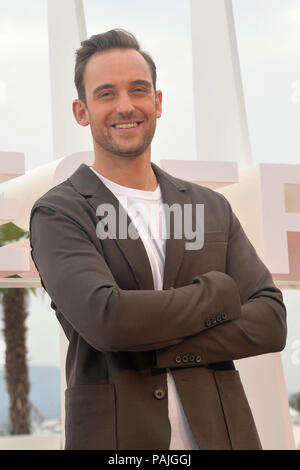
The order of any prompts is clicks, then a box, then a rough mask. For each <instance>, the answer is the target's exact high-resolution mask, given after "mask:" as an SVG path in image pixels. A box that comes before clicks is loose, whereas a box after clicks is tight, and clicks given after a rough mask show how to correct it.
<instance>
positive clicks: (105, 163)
mask: <svg viewBox="0 0 300 470" xmlns="http://www.w3.org/2000/svg"><path fill="white" fill-rule="evenodd" d="M150 157H151V155H150V149H149V151H148V152H144V153H143V154H142V155H139V156H138V157H120V156H118V155H114V154H112V153H111V154H110V155H109V156H108V155H104V154H103V153H102V154H99V153H96V151H95V159H94V162H93V165H92V167H93V168H94V170H96V171H98V173H100V174H101V175H103V176H104V177H105V178H107V179H109V180H111V181H113V182H114V183H117V184H120V185H121V186H126V187H128V188H133V189H141V190H143V191H154V190H155V189H156V188H157V185H158V181H157V178H156V175H155V173H154V171H153V170H152V167H151V163H150V162H151V159H150Z"/></svg>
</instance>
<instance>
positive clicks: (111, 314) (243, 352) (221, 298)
mask: <svg viewBox="0 0 300 470" xmlns="http://www.w3.org/2000/svg"><path fill="white" fill-rule="evenodd" d="M230 213H231V224H230V233H229V239H228V247H227V273H226V274H225V273H222V272H218V271H210V272H208V273H205V274H203V275H199V276H197V277H195V278H194V279H193V281H192V283H191V284H189V285H186V286H183V287H179V288H170V289H168V290H162V291H155V290H153V291H152V290H123V289H121V288H120V287H119V286H118V285H117V283H116V281H115V279H114V277H113V275H112V273H111V271H110V269H109V267H108V266H107V264H106V262H105V260H104V258H103V257H102V255H101V254H100V253H99V251H98V250H97V249H96V247H95V245H94V243H93V242H92V241H91V239H90V237H89V235H88V233H87V232H86V231H85V230H84V229H83V227H82V226H80V224H79V223H78V222H77V221H75V220H74V219H73V218H71V217H69V216H68V215H67V214H65V213H64V212H63V210H61V209H57V208H55V207H53V206H52V205H51V204H50V203H49V204H47V205H42V204H39V205H35V206H33V209H32V211H31V217H30V243H31V248H32V252H31V256H32V259H33V261H34V263H35V265H36V268H37V269H38V271H39V273H40V276H41V279H42V282H43V285H44V287H45V289H46V290H47V292H48V294H49V296H50V297H51V299H52V301H53V302H54V304H55V305H56V307H57V309H58V310H59V312H61V314H62V315H63V317H64V318H65V319H66V321H67V322H68V323H69V324H70V325H71V326H72V328H73V329H74V330H76V331H77V332H78V333H79V335H80V336H82V337H83V338H84V339H85V341H86V342H88V343H89V344H90V345H91V346H92V347H94V348H95V349H97V350H100V351H104V352H105V351H112V352H116V351H154V353H155V358H156V366H157V367H176V364H174V356H175V355H176V352H177V351H178V350H179V348H180V351H184V352H185V353H187V354H189V353H191V354H192V353H195V352H197V353H201V357H202V360H201V363H202V364H206V363H213V362H219V361H227V360H236V359H241V358H243V357H249V356H256V355H259V354H265V353H270V352H276V351H280V350H282V349H283V348H284V346H285V341H286V310H285V307H284V304H283V301H282V295H281V292H280V291H279V290H278V289H277V288H276V287H275V285H274V283H273V281H272V278H271V275H270V273H269V271H268V270H267V268H266V267H265V266H264V264H263V263H262V262H261V260H260V259H259V258H258V256H257V254H256V252H255V250H254V248H253V246H252V245H251V243H250V242H249V240H248V238H247V237H246V235H245V233H244V231H243V229H242V227H241V225H240V223H239V221H238V219H237V218H236V217H235V215H234V214H233V213H232V211H231V209H230ZM221 313H226V316H225V321H224V318H221V317H220V316H219V317H218V322H215V321H214V318H215V317H217V316H218V314H219V315H220V314H221ZM208 319H213V321H212V322H210V323H207V320H208ZM219 319H220V321H219ZM221 320H222V321H221ZM181 366H182V364H181V365H179V364H178V367H181Z"/></svg>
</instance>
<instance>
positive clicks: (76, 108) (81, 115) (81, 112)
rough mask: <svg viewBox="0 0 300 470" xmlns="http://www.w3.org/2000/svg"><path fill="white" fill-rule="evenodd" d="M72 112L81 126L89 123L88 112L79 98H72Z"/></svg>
mask: <svg viewBox="0 0 300 470" xmlns="http://www.w3.org/2000/svg"><path fill="white" fill-rule="evenodd" d="M72 109H73V114H74V116H75V119H76V121H77V122H78V124H80V125H81V126H88V125H89V123H90V120H89V114H88V110H87V107H86V105H85V104H84V102H83V101H81V100H74V101H73V105H72Z"/></svg>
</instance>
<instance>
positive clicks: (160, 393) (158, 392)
mask: <svg viewBox="0 0 300 470" xmlns="http://www.w3.org/2000/svg"><path fill="white" fill-rule="evenodd" d="M153 395H154V396H155V398H157V400H162V399H163V398H165V396H166V392H165V391H164V390H163V389H162V388H157V389H156V390H154V392H153Z"/></svg>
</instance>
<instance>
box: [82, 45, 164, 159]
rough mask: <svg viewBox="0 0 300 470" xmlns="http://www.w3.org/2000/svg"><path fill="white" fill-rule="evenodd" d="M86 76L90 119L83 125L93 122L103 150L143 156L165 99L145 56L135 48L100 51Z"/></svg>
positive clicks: (87, 112) (87, 114) (93, 131)
mask: <svg viewBox="0 0 300 470" xmlns="http://www.w3.org/2000/svg"><path fill="white" fill-rule="evenodd" d="M83 79H84V85H85V92H86V107H85V108H86V110H85V115H84V118H85V119H86V121H84V123H82V122H80V124H82V125H87V124H90V126H91V132H92V135H93V139H94V142H95V143H96V144H97V145H98V146H100V147H101V148H102V149H104V150H106V151H108V152H111V153H113V154H115V155H118V156H124V157H126V156H128V157H136V156H138V155H141V154H142V153H143V152H144V151H145V150H146V149H147V148H148V147H149V145H150V143H151V141H152V138H153V135H154V132H155V128H156V119H157V118H159V117H160V116H161V98H162V96H161V92H160V91H157V92H156V93H155V91H154V88H153V83H152V76H151V72H150V68H149V65H148V63H147V62H146V61H145V59H144V58H143V57H142V56H141V54H139V53H138V52H137V51H136V50H134V49H110V50H108V51H105V52H101V53H97V54H94V55H93V56H92V57H91V58H90V59H89V60H88V62H87V64H86V68H85V71H84V77H83ZM82 112H83V111H82ZM76 118H77V117H76ZM77 121H78V118H77ZM78 122H79V121H78Z"/></svg>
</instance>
